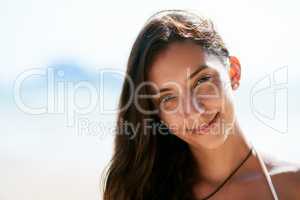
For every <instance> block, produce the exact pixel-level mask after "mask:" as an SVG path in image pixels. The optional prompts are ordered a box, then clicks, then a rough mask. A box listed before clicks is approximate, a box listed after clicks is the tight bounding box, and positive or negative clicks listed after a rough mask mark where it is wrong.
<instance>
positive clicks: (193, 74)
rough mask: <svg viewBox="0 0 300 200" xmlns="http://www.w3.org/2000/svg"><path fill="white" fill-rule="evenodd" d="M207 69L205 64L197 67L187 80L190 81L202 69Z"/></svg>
mask: <svg viewBox="0 0 300 200" xmlns="http://www.w3.org/2000/svg"><path fill="white" fill-rule="evenodd" d="M207 67H208V66H207V65H206V64H202V65H199V67H198V68H197V69H196V70H195V71H194V72H193V73H191V74H190V75H189V76H188V78H187V80H190V79H192V78H193V77H194V76H196V75H197V74H198V73H199V72H201V71H202V70H203V69H205V68H207Z"/></svg>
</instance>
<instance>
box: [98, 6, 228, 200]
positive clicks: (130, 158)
mask: <svg viewBox="0 0 300 200" xmlns="http://www.w3.org/2000/svg"><path fill="white" fill-rule="evenodd" d="M185 40H189V41H192V42H195V43H196V44H199V45H200V46H201V47H202V48H203V49H204V50H205V51H207V52H209V53H213V54H215V55H218V56H219V57H220V58H222V59H223V58H224V57H228V56H229V52H228V50H227V49H226V47H225V45H224V43H223V41H222V39H221V37H220V36H219V34H218V33H217V32H216V30H215V28H214V26H213V23H212V22H211V21H210V20H209V19H207V18H204V17H201V16H200V15H198V14H195V13H194V12H190V11H186V10H163V11H160V12H158V13H155V14H154V15H153V16H151V17H150V18H149V19H148V21H147V22H146V24H145V25H144V27H143V28H142V30H141V32H140V33H139V35H138V36H137V39H136V40H135V42H134V45H133V47H132V50H131V53H130V56H129V60H128V63H127V71H126V78H125V80H124V83H123V87H122V91H121V96H120V100H119V105H118V108H119V113H118V116H117V124H116V126H117V132H116V135H115V141H114V152H113V157H112V159H111V161H110V163H109V165H108V169H107V171H105V177H104V178H103V199H104V200H148V199H149V200H150V199H151V200H176V199H178V200H182V199H186V200H187V199H193V193H192V185H193V183H194V182H193V181H194V178H195V177H196V174H195V173H196V170H195V163H194V160H193V158H192V155H191V152H190V150H189V148H188V145H187V143H185V142H184V141H182V140H181V139H179V138H178V137H176V136H175V135H174V134H172V133H171V132H170V131H169V130H168V129H167V128H166V127H164V128H165V129H160V130H164V131H158V127H159V128H161V125H162V126H164V125H163V124H162V123H160V120H159V117H158V115H157V113H154V114H153V113H150V114H147V113H145V112H143V111H141V109H143V110H147V111H151V110H154V109H155V106H154V104H153V103H152V102H151V101H150V100H149V99H146V98H138V99H137V101H135V102H133V101H132V99H135V97H136V93H133V92H135V90H136V88H134V89H133V90H132V87H131V86H132V85H134V86H139V85H140V84H142V83H144V82H145V81H147V72H148V70H149V66H151V64H152V62H153V60H154V59H155V56H157V55H158V54H159V53H160V52H161V51H163V50H166V49H167V47H168V46H169V45H170V44H171V43H172V42H176V41H177V42H178V41H185ZM132 83H133V84H132ZM139 92H140V93H139V94H149V90H148V89H147V87H145V88H140V90H139ZM130 101H131V102H130ZM136 103H137V104H138V107H137V104H136ZM147 119H148V121H149V119H151V120H152V121H151V123H150V125H151V126H148V125H147V127H148V128H147V129H145V128H143V127H145V121H147ZM125 123H126V124H130V125H131V126H130V127H132V126H133V127H139V129H134V130H137V131H136V132H134V130H133V129H128V126H127V127H126V126H124V124H125ZM154 124H156V125H155V126H154ZM157 124H158V125H157ZM149 127H150V128H149Z"/></svg>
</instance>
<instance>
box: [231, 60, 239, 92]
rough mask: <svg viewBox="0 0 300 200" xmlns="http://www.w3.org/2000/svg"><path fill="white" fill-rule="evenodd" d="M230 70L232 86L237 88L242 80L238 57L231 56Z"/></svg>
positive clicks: (234, 88)
mask: <svg viewBox="0 0 300 200" xmlns="http://www.w3.org/2000/svg"><path fill="white" fill-rule="evenodd" d="M229 63H230V70H229V77H230V80H231V87H232V89H233V90H236V89H237V88H238V87H239V85H240V80H241V64H240V61H239V59H238V58H237V57H235V56H229Z"/></svg>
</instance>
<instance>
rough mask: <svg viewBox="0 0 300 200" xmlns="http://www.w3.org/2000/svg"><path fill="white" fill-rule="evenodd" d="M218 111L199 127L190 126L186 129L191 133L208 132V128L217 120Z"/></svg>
mask: <svg viewBox="0 0 300 200" xmlns="http://www.w3.org/2000/svg"><path fill="white" fill-rule="evenodd" d="M219 115H220V113H219V112H217V114H215V116H214V118H213V119H212V120H211V121H210V122H209V123H208V124H203V125H201V126H200V127H197V128H192V129H186V130H187V131H191V132H193V133H195V132H208V130H209V129H210V128H212V126H213V125H214V124H215V122H216V121H217V119H218V117H219Z"/></svg>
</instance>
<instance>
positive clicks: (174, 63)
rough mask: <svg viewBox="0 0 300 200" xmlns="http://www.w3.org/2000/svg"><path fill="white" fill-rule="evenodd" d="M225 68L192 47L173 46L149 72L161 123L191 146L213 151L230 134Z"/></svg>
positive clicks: (229, 96)
mask: <svg viewBox="0 0 300 200" xmlns="http://www.w3.org/2000/svg"><path fill="white" fill-rule="evenodd" d="M228 67H229V66H225V64H224V63H222V61H221V60H219V58H218V57H217V56H214V55H210V54H207V53H206V52H205V51H204V50H202V48H201V47H200V46H199V45H197V44H195V43H192V42H176V43H172V44H171V45H170V46H169V47H168V48H167V49H166V50H165V51H163V52H161V53H160V54H159V55H158V56H157V57H156V58H155V60H154V62H153V64H152V65H151V66H150V68H149V69H150V70H149V73H148V80H149V81H150V83H151V84H152V87H151V93H154V94H155V95H154V96H153V102H154V104H155V105H156V108H157V109H158V111H159V117H160V119H161V121H162V122H163V123H164V124H165V125H167V126H168V127H169V129H170V131H171V133H173V134H175V135H176V136H177V137H179V138H180V139H182V140H184V141H185V142H187V143H188V144H189V145H191V146H194V147H195V146H197V147H203V148H209V149H212V148H216V147H218V146H219V145H221V144H222V143H223V142H224V141H225V140H226V138H227V136H228V134H230V133H232V127H233V124H234V119H235V117H234V106H233V101H232V79H231V77H230V74H229V70H228Z"/></svg>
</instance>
